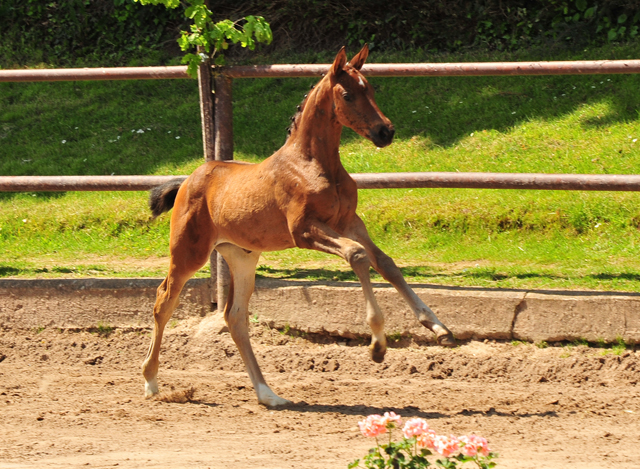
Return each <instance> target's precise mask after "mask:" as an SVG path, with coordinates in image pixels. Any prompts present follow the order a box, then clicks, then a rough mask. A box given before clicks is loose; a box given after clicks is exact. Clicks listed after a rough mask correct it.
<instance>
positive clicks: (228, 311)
mask: <svg viewBox="0 0 640 469" xmlns="http://www.w3.org/2000/svg"><path fill="white" fill-rule="evenodd" d="M216 250H217V251H218V252H219V253H220V254H222V256H223V257H224V259H225V260H226V261H227V264H229V271H230V273H231V288H230V291H229V300H228V302H227V305H226V307H225V310H224V318H225V320H226V321H227V324H228V325H229V331H230V332H231V337H232V338H233V341H234V342H235V343H236V346H237V347H238V350H239V351H240V355H241V356H242V361H243V362H244V364H245V366H246V367H247V372H248V373H249V378H251V382H252V383H253V388H254V389H255V391H256V394H257V395H258V402H260V404H263V405H266V406H269V407H275V406H281V405H287V404H291V402H290V401H288V400H286V399H283V398H281V397H278V396H277V395H276V394H275V393H274V392H273V391H272V390H271V388H269V386H268V385H267V382H266V381H265V379H264V376H263V375H262V372H261V371H260V366H259V365H258V361H257V360H256V356H255V355H254V353H253V349H252V348H251V342H250V340H249V328H248V323H249V299H250V298H251V294H252V293H253V288H254V285H255V272H256V264H257V263H258V259H259V258H260V252H257V251H253V252H247V251H245V250H244V249H241V248H239V247H238V246H234V245H233V244H221V245H219V246H217V247H216Z"/></svg>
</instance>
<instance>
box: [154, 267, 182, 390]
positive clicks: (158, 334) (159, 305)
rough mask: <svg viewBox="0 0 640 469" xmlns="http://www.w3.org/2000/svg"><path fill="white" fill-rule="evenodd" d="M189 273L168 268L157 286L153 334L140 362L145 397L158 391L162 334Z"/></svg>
mask: <svg viewBox="0 0 640 469" xmlns="http://www.w3.org/2000/svg"><path fill="white" fill-rule="evenodd" d="M172 267H173V266H172ZM191 275H193V272H188V273H185V272H182V273H181V274H177V273H176V271H175V270H174V269H171V268H170V269H169V274H168V275H167V277H166V278H165V279H164V280H163V282H162V283H161V284H160V286H159V287H158V291H157V295H156V304H155V306H154V307H153V320H154V323H153V336H152V337H151V344H150V345H149V351H148V352H147V357H146V358H145V360H144V362H143V364H142V374H143V376H144V379H145V385H144V394H145V396H146V397H151V396H153V395H154V394H157V393H158V380H157V375H158V365H159V363H160V360H159V356H160V344H161V343H162V334H163V332H164V328H165V326H166V325H167V322H168V321H169V319H170V318H171V315H172V314H173V311H174V310H175V309H176V307H177V306H178V300H179V296H180V292H181V291H182V287H183V286H184V284H185V283H186V281H187V280H189V278H190V277H191Z"/></svg>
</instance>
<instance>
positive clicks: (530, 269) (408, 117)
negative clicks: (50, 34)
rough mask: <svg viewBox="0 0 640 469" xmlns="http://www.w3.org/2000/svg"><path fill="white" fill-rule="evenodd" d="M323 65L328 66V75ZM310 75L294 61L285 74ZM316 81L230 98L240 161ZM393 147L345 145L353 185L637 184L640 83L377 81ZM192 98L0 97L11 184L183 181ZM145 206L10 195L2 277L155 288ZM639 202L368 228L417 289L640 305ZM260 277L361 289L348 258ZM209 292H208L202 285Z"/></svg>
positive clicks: (140, 201) (193, 122) (196, 128)
mask: <svg viewBox="0 0 640 469" xmlns="http://www.w3.org/2000/svg"><path fill="white" fill-rule="evenodd" d="M638 56H640V45H637V46H635V45H632V46H624V47H615V48H606V49H598V50H589V51H586V52H580V53H574V54H568V53H565V54H556V55H554V56H549V55H544V53H541V52H531V51H529V52H526V53H525V52H523V53H520V54H518V55H511V56H507V55H498V54H495V55H487V54H485V53H475V54H466V55H464V56H463V55H459V56H447V57H433V56H427V55H422V56H419V55H416V54H414V55H396V56H377V57H376V53H375V51H374V52H373V53H372V55H371V58H372V59H373V60H376V59H377V60H380V61H386V62H391V61H398V62H403V61H412V62H421V61H436V60H437V61H476V60H484V61H487V60H496V61H497V60H578V59H626V58H636V57H638ZM319 59H320V61H325V62H326V61H329V60H330V56H328V55H327V56H326V57H320V58H319ZM297 60H299V58H291V57H288V58H283V59H281V61H283V62H287V61H288V62H293V61H297ZM314 81H315V80H309V79H287V80H283V79H274V80H265V79H262V80H236V81H235V83H234V113H235V114H234V131H235V149H236V154H235V157H236V158H237V159H241V160H247V161H259V160H261V159H263V158H264V157H266V156H268V155H269V154H271V153H272V152H273V151H274V150H276V149H277V148H278V147H279V146H280V145H282V143H283V142H284V139H285V135H286V132H285V128H286V127H287V125H288V117H289V116H290V115H291V114H292V113H293V112H294V110H295V106H296V105H297V104H298V103H299V102H300V101H301V100H302V96H303V94H305V93H306V90H308V88H309V85H310V84H312V83H313V82H314ZM370 82H371V83H373V84H374V86H375V87H376V89H377V95H376V97H377V102H378V104H379V106H380V108H381V109H382V110H383V112H384V113H385V114H386V115H387V116H388V117H389V118H390V119H391V120H392V121H393V122H394V124H395V126H396V129H397V134H396V135H397V138H396V140H395V143H394V144H393V145H391V146H390V147H388V148H385V149H383V150H377V149H376V148H375V147H374V146H373V145H372V144H371V143H370V142H368V141H366V140H363V139H361V138H360V137H358V136H356V135H355V134H354V133H353V132H351V131H350V130H348V129H347V130H345V132H344V134H343V146H342V149H341V153H342V158H343V162H344V164H345V166H346V167H347V169H348V170H349V171H351V172H387V171H389V172H391V171H479V172H480V171H496V172H543V173H593V174H596V173H610V174H614V173H620V174H633V173H638V172H639V171H638V169H639V168H640V141H638V139H640V127H639V123H640V116H639V113H638V110H639V109H640V86H638V85H640V77H638V76H635V75H600V76H564V77H562V76H560V77H468V78H460V77H451V78H398V79H396V78H375V79H374V78H372V79H371V80H370ZM201 148H202V147H201V131H200V122H199V109H198V95H197V88H196V83H195V81H136V82H75V83H74V82H63V83H0V174H3V175H27V174H33V175H71V174H78V175H83V174H87V175H88V174H98V175H100V174H188V173H189V172H191V171H192V170H193V169H194V168H196V167H197V166H198V165H199V164H200V163H201V161H202V160H201V158H202V149H201ZM146 197H147V195H146V194H145V193H135V192H134V193H73V192H68V193H63V194H52V193H24V194H1V195H0V253H2V257H1V258H0V276H4V277H7V276H15V277H33V276H41V277H46V276H71V275H73V276H99V275H108V276H162V275H164V274H165V273H166V265H167V261H166V259H165V256H167V254H168V218H169V217H167V216H163V217H162V218H160V219H159V220H156V221H154V222H150V221H149V213H148V210H147V208H146ZM639 202H640V195H638V194H636V193H611V192H603V193H586V192H563V191H550V192H544V191H513V190H511V191H501V190H461V189H423V190H415V189H414V190H366V191H360V204H359V208H358V212H359V214H360V215H361V216H362V217H363V219H364V220H365V222H366V223H367V226H368V227H369V230H370V232H371V235H372V237H373V239H374V240H375V241H376V242H377V243H378V244H379V245H380V246H381V247H382V248H383V249H384V250H386V251H387V252H388V253H389V254H390V255H391V256H392V257H394V258H395V259H396V261H397V263H398V264H399V265H401V266H402V267H403V268H404V272H405V273H406V275H407V276H408V277H409V278H410V279H411V280H412V281H415V282H429V283H441V284H449V285H475V286H485V287H517V288H581V289H582V288H586V289H603V290H625V291H636V290H637V289H638V285H639V283H638V280H640V268H639V262H638V259H639V258H640V256H639V254H640V233H639V231H638V226H639V225H640V204H639ZM261 264H262V265H261V267H260V268H259V271H258V273H259V274H260V275H266V276H276V277H302V276H309V275H311V276H313V277H318V278H329V279H332V278H337V279H355V277H353V275H352V274H351V273H350V271H349V269H348V268H347V266H345V265H344V263H343V262H342V261H341V260H340V259H337V258H332V257H330V256H327V255H324V254H320V253H315V252H308V251H301V250H289V251H285V252H282V253H265V255H264V259H263V261H261ZM200 275H203V276H204V275H208V268H204V269H203V270H202V271H201V273H200Z"/></svg>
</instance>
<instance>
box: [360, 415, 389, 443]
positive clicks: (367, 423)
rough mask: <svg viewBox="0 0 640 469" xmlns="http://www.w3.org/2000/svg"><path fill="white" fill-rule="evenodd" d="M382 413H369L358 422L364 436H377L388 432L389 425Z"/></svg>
mask: <svg viewBox="0 0 640 469" xmlns="http://www.w3.org/2000/svg"><path fill="white" fill-rule="evenodd" d="M383 419H384V417H382V416H381V415H369V416H367V418H366V419H364V420H362V421H360V422H358V425H359V426H360V431H361V432H362V434H363V435H364V436H367V437H369V438H375V437H377V436H379V435H382V434H383V433H387V425H386V422H385V421H384V420H383Z"/></svg>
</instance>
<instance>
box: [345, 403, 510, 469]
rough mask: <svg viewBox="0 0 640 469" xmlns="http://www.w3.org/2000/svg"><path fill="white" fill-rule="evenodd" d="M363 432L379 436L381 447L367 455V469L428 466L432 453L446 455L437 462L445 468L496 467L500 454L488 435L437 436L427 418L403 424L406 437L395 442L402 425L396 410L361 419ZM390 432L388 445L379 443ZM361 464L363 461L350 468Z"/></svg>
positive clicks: (358, 461)
mask: <svg viewBox="0 0 640 469" xmlns="http://www.w3.org/2000/svg"><path fill="white" fill-rule="evenodd" d="M358 425H359V426H360V431H361V432H362V434H363V435H364V436H366V437H368V438H376V443H377V447H376V448H372V449H371V450H370V451H369V454H368V455H367V456H366V457H365V458H364V464H365V466H364V467H365V468H398V467H407V468H409V467H411V468H426V467H428V466H430V465H431V462H430V461H429V460H428V458H427V457H428V456H431V455H433V454H434V453H437V454H439V455H440V456H442V457H444V459H437V460H436V461H435V465H436V466H438V467H444V468H457V467H458V464H465V463H468V462H469V463H474V464H476V466H477V467H479V468H480V469H489V468H492V467H495V465H496V464H495V462H493V461H492V459H493V458H495V457H496V456H497V455H496V454H494V453H491V451H490V449H489V445H488V443H487V440H486V438H483V437H481V436H478V435H463V436H460V437H456V436H454V435H450V436H446V435H437V434H436V432H435V430H433V429H431V428H430V427H429V424H428V423H427V421H426V420H424V419H421V418H412V419H409V420H407V421H406V422H405V424H404V426H403V427H402V434H403V439H402V440H401V441H400V442H393V441H392V437H391V432H392V430H394V429H395V428H400V425H401V418H400V416H399V415H397V414H395V413H393V412H385V414H384V415H369V416H368V417H367V418H366V419H364V420H362V421H360V422H358ZM384 434H388V435H389V443H388V444H380V443H378V437H379V436H381V435H384ZM356 467H361V466H360V460H356V461H354V462H353V463H351V464H350V465H349V468H350V469H352V468H356Z"/></svg>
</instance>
